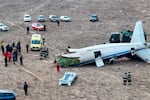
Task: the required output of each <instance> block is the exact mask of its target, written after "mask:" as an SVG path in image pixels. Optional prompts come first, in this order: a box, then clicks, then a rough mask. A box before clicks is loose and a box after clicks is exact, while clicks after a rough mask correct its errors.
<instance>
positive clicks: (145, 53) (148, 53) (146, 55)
mask: <svg viewBox="0 0 150 100" xmlns="http://www.w3.org/2000/svg"><path fill="white" fill-rule="evenodd" d="M135 54H136V55H137V56H138V57H140V58H141V59H143V60H144V61H145V62H147V63H150V49H149V48H146V49H142V50H139V51H136V52H135Z"/></svg>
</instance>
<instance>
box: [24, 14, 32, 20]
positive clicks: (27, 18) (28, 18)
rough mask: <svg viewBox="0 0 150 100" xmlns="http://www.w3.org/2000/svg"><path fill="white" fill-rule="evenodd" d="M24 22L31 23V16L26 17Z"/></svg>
mask: <svg viewBox="0 0 150 100" xmlns="http://www.w3.org/2000/svg"><path fill="white" fill-rule="evenodd" d="M24 22H31V16H30V15H29V14H26V15H24Z"/></svg>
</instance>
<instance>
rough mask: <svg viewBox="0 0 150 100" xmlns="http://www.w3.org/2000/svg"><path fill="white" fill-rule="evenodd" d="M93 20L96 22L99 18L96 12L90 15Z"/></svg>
mask: <svg viewBox="0 0 150 100" xmlns="http://www.w3.org/2000/svg"><path fill="white" fill-rule="evenodd" d="M89 20H90V21H91V22H96V21H98V20H99V19H98V16H97V15H96V14H92V15H91V16H90V19H89Z"/></svg>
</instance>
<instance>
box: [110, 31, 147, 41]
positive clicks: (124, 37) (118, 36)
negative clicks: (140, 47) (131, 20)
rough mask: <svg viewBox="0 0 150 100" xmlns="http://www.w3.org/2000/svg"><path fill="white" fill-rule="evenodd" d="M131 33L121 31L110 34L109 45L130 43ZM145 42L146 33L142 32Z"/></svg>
mask: <svg viewBox="0 0 150 100" xmlns="http://www.w3.org/2000/svg"><path fill="white" fill-rule="evenodd" d="M132 34H133V31H131V30H122V31H121V32H120V33H119V32H112V33H111V36H110V38H109V43H120V42H130V40H131V37H132ZM144 36H145V40H147V36H146V32H145V31H144Z"/></svg>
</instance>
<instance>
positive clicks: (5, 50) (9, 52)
mask: <svg viewBox="0 0 150 100" xmlns="http://www.w3.org/2000/svg"><path fill="white" fill-rule="evenodd" d="M1 51H2V55H3V56H4V62H5V66H7V65H8V62H10V61H11V59H12V61H13V63H14V64H15V62H16V61H17V60H18V56H19V60H20V65H23V57H22V54H21V44H20V41H18V43H17V44H15V43H14V42H13V43H12V44H11V45H10V44H7V45H6V47H4V46H3V44H2V45H1Z"/></svg>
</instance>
